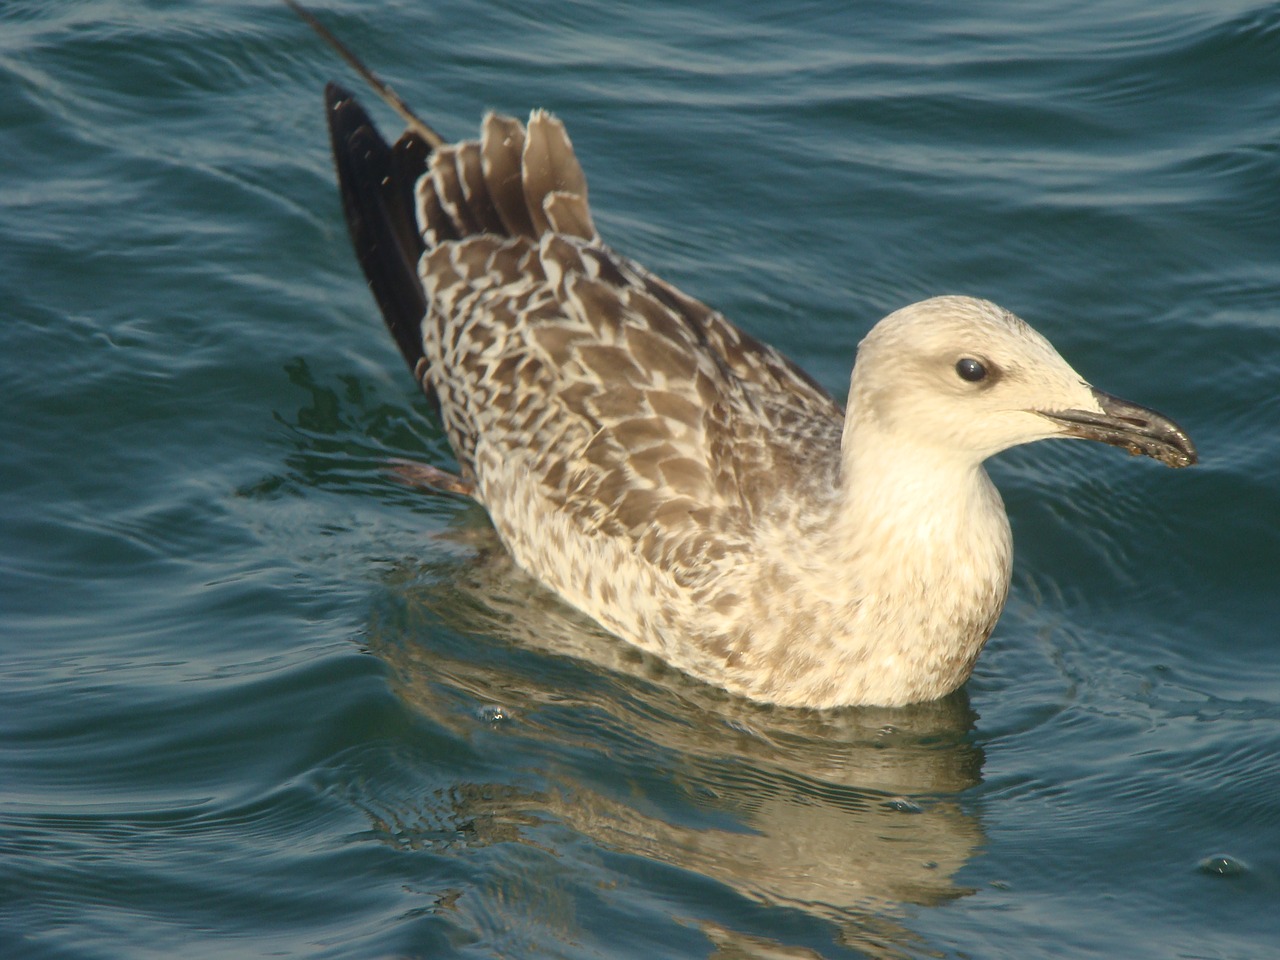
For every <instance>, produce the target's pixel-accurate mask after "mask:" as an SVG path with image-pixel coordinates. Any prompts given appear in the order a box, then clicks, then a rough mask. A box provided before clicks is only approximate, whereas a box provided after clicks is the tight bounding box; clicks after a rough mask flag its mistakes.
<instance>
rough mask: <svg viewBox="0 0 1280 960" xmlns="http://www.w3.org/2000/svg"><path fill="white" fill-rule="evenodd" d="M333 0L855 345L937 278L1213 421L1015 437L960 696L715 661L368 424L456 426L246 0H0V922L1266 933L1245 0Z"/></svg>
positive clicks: (755, 304)
mask: <svg viewBox="0 0 1280 960" xmlns="http://www.w3.org/2000/svg"><path fill="white" fill-rule="evenodd" d="M961 11H963V12H961ZM320 12H321V13H322V14H323V15H325V16H326V19H327V20H328V22H329V23H330V24H331V25H332V26H333V27H334V28H335V29H336V30H338V31H339V33H340V34H341V35H343V36H344V37H345V38H346V39H347V40H348V41H349V42H350V43H351V44H352V45H354V46H355V47H356V48H357V49H359V50H360V51H362V52H363V54H364V55H365V56H366V57H367V59H368V60H369V61H370V62H371V64H373V65H374V66H375V68H376V69H378V70H379V71H380V72H381V73H382V74H383V75H384V76H385V77H387V78H388V79H389V80H391V82H392V83H393V84H394V85H395V86H396V88H397V89H398V90H399V92H400V93H402V94H403V95H404V96H405V97H406V98H407V99H408V100H409V101H410V102H412V103H413V104H415V106H417V108H418V109H419V111H420V112H421V113H423V114H424V115H425V116H426V117H428V118H429V119H430V120H431V121H432V122H433V123H434V124H435V125H436V126H438V127H439V128H440V129H441V130H442V131H444V132H445V133H447V134H450V135H460V134H465V133H468V132H470V131H472V130H474V129H475V128H476V123H477V121H478V118H479V117H480V115H481V112H482V111H483V110H484V109H486V108H489V107H494V108H498V109H502V110H506V111H508V112H514V113H523V112H524V111H526V110H527V109H528V108H530V107H532V106H546V107H549V108H551V109H553V110H555V111H556V112H557V113H559V114H560V115H561V116H562V117H563V118H565V120H566V121H567V123H568V125H569V129H570V131H571V133H572V135H573V136H574V139H575V143H576V144H577V146H578V150H579V153H580V155H581V157H582V159H583V161H584V164H585V166H586V169H587V173H588V176H589V177H590V179H591V184H592V199H593V202H594V205H595V208H596V211H597V223H598V224H599V225H600V226H601V228H602V230H603V231H604V232H605V233H606V235H607V237H608V238H609V239H610V241H611V242H612V243H613V244H614V246H616V247H617V248H619V249H620V250H622V251H624V252H626V253H629V254H631V255H633V256H635V257H637V258H638V259H640V260H641V261H642V262H644V263H646V264H647V265H648V266H650V267H651V268H653V269H655V270H656V271H657V272H659V273H660V274H662V275H664V276H666V277H667V278H669V279H671V280H673V281H674V282H676V283H677V284H679V285H680V286H682V287H683V288H684V289H686V290H687V291H689V292H690V293H692V294H694V295H696V296H698V297H700V298H702V299H704V300H707V301H709V302H711V303H713V304H715V305H716V306H718V307H720V308H722V309H723V310H724V311H725V312H726V313H727V314H728V315H729V316H731V317H733V318H734V319H736V320H737V321H738V322H739V323H740V324H741V325H743V326H744V327H746V328H747V329H748V330H750V331H751V332H753V333H755V334H756V335H758V336H761V337H763V338H765V339H767V340H770V341H772V342H775V343H777V344H778V345H779V346H781V347H782V348H783V349H784V350H786V351H787V352H788V353H789V354H790V355H791V356H792V357H794V358H795V359H797V360H798V361H799V362H801V364H802V365H804V366H805V367H806V368H807V369H809V370H810V371H812V372H813V373H814V374H815V375H816V376H817V377H818V378H819V379H820V380H821V381H822V382H823V383H824V384H825V385H826V386H828V387H829V388H830V389H832V390H833V391H835V392H837V393H841V392H842V391H843V389H844V387H845V385H846V383H847V377H848V369H849V365H850V363H851V360H852V356H853V351H854V347H855V345H856V343H857V341H858V339H859V338H860V337H861V336H862V334H863V333H864V332H865V331H866V330H867V328H868V327H869V326H870V324H871V323H872V322H873V321H874V320H875V319H877V318H878V317H879V316H881V315H883V314H884V313H886V312H888V311H889V310H891V309H894V308H896V307H898V306H901V305H902V304H904V303H906V302H909V301H911V300H914V299H919V298H921V297H923V296H927V295H930V294H935V293H942V292H963V293H971V294H976V295H981V296H986V297H990V298H991V299H994V300H996V301H998V302H1000V303H1002V304H1004V305H1005V306H1008V307H1009V308H1011V309H1013V310H1015V311H1017V312H1018V313H1020V314H1021V315H1023V316H1024V317H1026V318H1027V319H1028V320H1030V321H1031V322H1032V323H1034V324H1035V325H1036V326H1037V327H1038V328H1039V329H1040V330H1041V331H1042V332H1044V333H1045V334H1046V335H1047V336H1049V337H1050V339H1051V340H1053V341H1054V342H1055V344H1056V345H1057V346H1058V347H1059V348H1060V349H1061V351H1062V352H1063V353H1064V354H1065V355H1066V357H1067V358H1068V359H1069V360H1070V361H1072V362H1073V363H1074V364H1075V365H1076V366H1077V368H1078V369H1080V370H1081V371H1082V372H1083V373H1084V374H1085V375H1086V376H1088V377H1089V378H1090V379H1091V380H1093V382H1095V383H1096V384H1098V385H1099V386H1101V387H1103V388H1104V389H1107V390H1110V391H1112V392H1115V393H1119V394H1121V395H1123V396H1126V397H1129V398H1131V399H1134V400H1137V401H1140V402H1143V403H1148V404H1151V405H1153V406H1155V407H1157V408H1159V409H1161V410H1163V411H1165V412H1166V413H1168V414H1170V415H1172V416H1174V417H1175V418H1176V419H1178V420H1180V421H1181V422H1182V423H1183V424H1184V425H1185V426H1186V427H1187V429H1188V430H1189V431H1190V432H1191V434H1192V436H1193V437H1194V438H1195V439H1196V440H1197V442H1198V443H1199V445H1200V447H1201V450H1202V453H1203V457H1204V463H1203V465H1202V466H1200V467H1197V468H1196V469H1194V470H1190V471H1182V472H1174V471H1170V470H1167V469H1164V468H1162V467H1160V466H1159V465H1157V464H1155V463H1153V462H1150V461H1145V460H1142V461H1139V460H1133V459H1130V458H1128V457H1125V456H1124V455H1123V454H1122V453H1121V452H1119V451H1117V450H1114V449H1108V448H1102V447H1098V446H1095V445H1085V444H1061V443H1060V444H1041V445H1039V446H1037V447H1035V448H1028V449H1022V450H1019V451H1015V452H1013V453H1010V454H1007V455H1004V456H1002V457H1001V458H999V459H998V460H997V461H996V462H995V463H993V465H992V472H993V475H994V476H995V478H996V480H997V482H998V483H999V485H1000V486H1001V488H1002V490H1003V492H1004V494H1005V499H1006V502H1007V504H1008V507H1009V510H1010V514H1011V516H1012V519H1013V525H1014V532H1015V537H1016V540H1017V547H1018V557H1017V566H1016V573H1015V582H1014V587H1013V591H1012V596H1011V599H1010V603H1009V607H1008V609H1007V611H1006V613H1005V616H1004V618H1003V619H1002V621H1001V623H1000V625H999V627H998V628H997V630H996V633H995V636H994V637H993V639H992V641H991V643H990V645H989V647H988V649H987V651H986V653H985V654H984V656H983V658H982V660H981V661H980V662H979V665H978V669H977V672H976V673H975V675H974V677H973V679H972V681H971V682H970V683H969V684H968V686H967V688H966V692H965V695H964V696H962V697H957V698H953V699H951V700H949V701H946V702H944V703H942V704H936V705H928V706H923V707H920V708H912V709H906V710H900V711H883V710H882V711H857V710H850V711H843V712H840V713H837V714H834V715H832V716H827V717H815V716H809V715H804V714H794V713H788V712H785V711H770V710H764V709H761V708H755V707H751V706H749V705H746V704H743V703H739V702H736V701H734V700H732V699H730V698H728V697H726V696H724V695H721V694H718V693H716V692H715V691H711V690H708V689H706V688H703V687H700V686H698V685H697V684H695V683H693V682H691V681H688V680H686V679H684V678H682V677H680V676H678V675H675V674H673V673H671V672H670V671H667V670H664V669H662V668H661V667H660V666H658V665H656V664H654V663H652V662H649V661H647V660H644V659H643V658H639V657H636V656H631V655H628V654H627V653H626V652H625V651H622V650H620V649H619V648H618V646H617V644H616V642H613V641H610V640H609V639H607V638H604V637H600V636H597V635H594V634H593V633H592V632H591V631H590V630H589V629H588V628H587V627H586V626H585V625H583V624H582V623H580V622H577V621H576V620H575V618H574V617H572V616H571V615H569V614H567V613H566V612H565V611H563V610H562V609H560V608H559V607H558V606H557V605H556V604H555V602H554V601H552V600H551V599H550V598H548V597H547V596H546V595H544V594H541V593H540V592H538V591H537V590H536V589H534V588H532V587H530V586H529V584H527V583H526V582H524V581H522V580H521V579H519V578H518V577H517V576H515V575H514V574H513V573H512V572H511V571H510V570H508V569H506V568H505V567H504V565H503V563H502V559H501V554H500V553H499V552H495V551H494V550H493V549H492V546H491V544H490V543H489V541H488V540H487V538H486V536H485V528H484V522H483V518H482V516H480V515H479V514H478V511H476V510H475V508H468V507H467V506H465V505H463V504H460V503H457V502H454V501H447V500H442V499H432V498H430V497H425V496H422V495H419V494H416V493H414V492H412V491H409V490H406V489H405V488H403V487H401V486H399V485H397V484H396V482H395V481H394V480H393V479H391V478H390V477H389V476H388V475H387V473H386V472H385V470H384V469H383V465H384V463H385V461H386V459H387V458H389V457H408V458H414V459H425V460H430V461H435V462H443V461H445V460H446V459H447V456H448V454H447V446H446V444H445V442H444V441H443V439H442V437H441V435H440V433H439V431H438V430H437V428H436V427H435V425H434V424H433V422H432V421H431V419H430V417H429V412H428V408H427V405H426V402H425V401H424V400H423V399H422V398H421V397H420V396H418V395H417V393H416V392H415V388H414V386H413V383H412V382H411V378H409V377H408V376H407V375H406V373H405V371H404V369H403V364H402V363H401V361H400V359H399V357H398V356H397V355H396V353H395V351H394V348H393V346H392V345H391V344H390V342H389V340H388V338H387V337H386V335H385V333H384V332H383V330H382V327H381V323H380V321H379V319H378V317H377V314H376V310H375V308H374V305H373V303H372V300H371V298H370V297H369V295H368V293H367V291H366V289H365V287H364V283H363V281H362V279H361V278H360V275H359V272H358V269H357V267H356V264H355V262H354V258H353V257H352V255H351V251H350V249H349V244H348V241H347V237H346V234H345V228H344V226H343V224H342V221H341V214H340V210H339V205H338V200H337V196H336V192H335V189H334V186H333V183H332V179H333V178H332V174H331V171H330V161H329V157H328V154H327V142H326V133H325V130H324V119H323V115H322V111H321V105H320V88H321V85H322V84H323V82H324V81H325V80H326V79H328V78H331V77H334V78H339V79H341V80H343V81H345V82H347V83H349V84H351V85H352V86H353V87H354V85H355V83H356V81H355V80H354V79H353V78H352V77H351V75H350V74H349V73H348V72H347V71H346V69H345V68H344V67H343V66H342V65H341V64H339V63H338V62H336V60H335V58H334V57H333V56H332V55H331V54H330V53H329V52H328V51H327V50H326V49H325V48H323V47H322V46H321V45H320V44H319V42H318V41H317V40H316V39H315V37H314V36H312V35H311V34H310V33H309V32H308V31H307V30H306V29H305V28H304V27H303V26H302V25H301V24H300V23H298V22H297V21H296V20H295V18H294V17H293V16H292V15H291V14H289V12H288V11H287V10H285V9H284V8H283V6H282V5H279V4H276V3H269V2H266V0H262V2H257V3H219V4H212V3H202V4H194V3H191V4H180V3H160V2H152V3H140V2H129V0H79V2H71V0H66V2H46V0H7V2H6V3H4V5H3V6H0V295H2V297H3V299H2V300H0V314H2V315H3V323H2V324H0V371H2V376H3V385H4V389H3V396H4V409H5V416H4V427H3V431H2V432H0V443H2V445H3V446H2V447H0V450H2V451H3V460H2V461H0V463H2V464H3V468H2V470H0V537H2V538H3V547H2V550H0V562H2V563H3V572H2V573H0V651H2V652H0V658H2V659H0V664H2V667H0V956H3V957H6V958H8V957H51V958H52V957H57V958H64V957H65V958H94V960H97V958H124V957H166V958H167V957H173V956H182V957H235V958H239V957H257V956H266V955H277V956H279V955H284V956H294V955H307V956H317V957H342V958H347V957H352V958H356V957H359V958H365V957H378V958H383V957H386V958H392V957H396V958H407V957H423V958H426V957H447V956H468V957H511V958H526V957H527V958H535V957H536V958H546V957H574V958H577V957H608V958H614V957H636V958H654V957H715V958H719V960H728V958H741V957H796V958H803V957H815V956H822V957H831V958H840V957H860V956H874V957H897V956H909V957H971V958H994V957H1008V958H1026V957H1061V956H1072V957H1075V956H1098V957H1151V958H1169V957H1186V958H1192V957H1194V958H1252V957H1258V958H1263V957H1275V956H1280V637H1278V633H1280V630H1278V625H1280V576H1278V575H1280V6H1278V5H1276V4H1270V5H1262V4H1247V3H1241V2H1225V3H1216V4H1192V3H1179V2H1173V3H1154V2H1151V3H1138V2H1136V0H1128V2H1118V3H1107V4H1104V3H1063V4H1054V5H1050V4H1025V3H1008V2H1005V3H1001V2H998V0H978V2H975V3H969V4H963V5H960V4H957V5H946V4H931V3H920V2H907V3H900V4H858V5H850V4H843V3H836V2H830V0H825V2H824V0H818V2H805V3H797V2H783V3H778V4H771V5H764V4H750V3H746V2H741V0H734V2H723V0H717V2H701V3H698V4H675V3H651V4H645V5H630V6H626V7H624V6H622V5H614V4H606V3H601V2H599V0H578V2H569V3H563V4H554V5H539V4H529V5H523V4H514V3H498V4H493V5H487V4H479V3H473V2H463V0H445V2H433V3H406V2H398V3H393V4H386V5H381V4H378V5H375V4H361V3H357V2H354V0H344V2H327V3H326V4H325V6H324V7H323V8H322V9H321V11H320ZM366 99H371V98H366ZM382 116H384V122H385V124H386V126H387V127H388V128H394V127H396V124H395V123H394V120H393V118H391V117H390V116H388V115H385V114H382ZM573 644H576V647H573V648H572V649H576V651H577V652H578V653H582V654H585V656H578V657H575V656H571V655H569V653H568V652H566V651H567V650H570V648H571V646H572V645H573Z"/></svg>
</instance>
